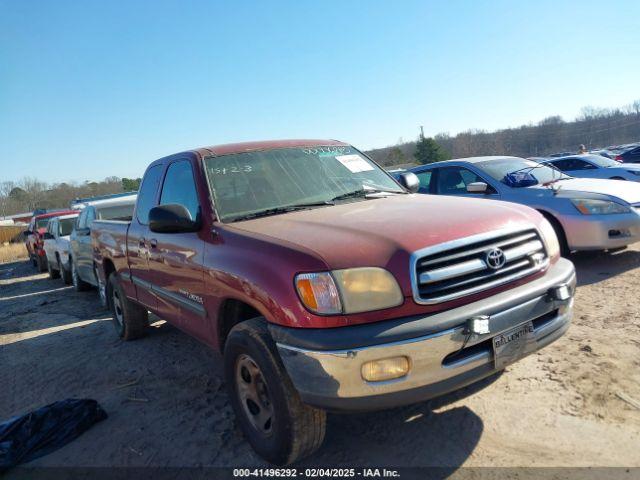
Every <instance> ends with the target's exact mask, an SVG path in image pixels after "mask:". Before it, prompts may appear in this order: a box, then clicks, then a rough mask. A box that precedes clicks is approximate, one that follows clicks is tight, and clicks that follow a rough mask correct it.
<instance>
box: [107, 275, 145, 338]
mask: <svg viewBox="0 0 640 480" xmlns="http://www.w3.org/2000/svg"><path fill="white" fill-rule="evenodd" d="M108 285H109V294H108V297H107V298H108V299H109V306H110V307H111V311H112V312H113V324H114V326H115V327H116V332H118V336H119V337H120V338H122V339H123V340H135V339H136V338H140V337H144V336H145V335H146V334H147V329H148V326H149V315H148V313H147V310H146V309H145V308H144V307H142V306H141V305H138V304H137V303H135V302H132V301H131V300H129V299H128V298H127V297H126V295H125V294H124V290H123V288H122V285H120V280H119V278H118V276H117V275H116V274H115V273H113V274H111V275H110V276H109V283H108Z"/></svg>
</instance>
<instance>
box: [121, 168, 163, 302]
mask: <svg viewBox="0 0 640 480" xmlns="http://www.w3.org/2000/svg"><path fill="white" fill-rule="evenodd" d="M163 171H164V165H162V164H157V165H153V166H151V167H149V168H148V169H147V171H146V173H145V174H144V178H143V179H142V185H140V191H139V192H138V199H137V202H136V208H135V212H134V214H133V218H132V219H131V224H130V225H129V231H128V232H127V258H128V261H129V271H130V272H131V281H132V282H133V284H134V285H135V287H136V298H137V300H138V302H139V303H141V304H142V305H144V306H145V307H147V308H148V309H149V310H152V311H154V312H155V311H156V307H157V302H156V296H155V294H154V293H153V281H152V275H151V271H150V270H149V254H150V249H151V244H150V242H149V233H150V232H149V210H151V209H152V208H153V207H155V206H156V205H157V199H158V192H159V187H160V181H161V179H162V173H163Z"/></svg>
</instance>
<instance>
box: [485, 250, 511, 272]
mask: <svg viewBox="0 0 640 480" xmlns="http://www.w3.org/2000/svg"><path fill="white" fill-rule="evenodd" d="M484 261H485V262H486V263H487V266H488V267H489V268H490V269H492V270H498V269H499V268H502V267H503V266H504V264H505V263H506V262H507V258H506V257H505V256H504V252H503V251H502V250H500V249H499V248H492V249H491V250H487V253H486V254H485V256H484Z"/></svg>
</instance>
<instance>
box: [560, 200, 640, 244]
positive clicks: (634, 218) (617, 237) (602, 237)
mask: <svg viewBox="0 0 640 480" xmlns="http://www.w3.org/2000/svg"><path fill="white" fill-rule="evenodd" d="M562 226H563V228H564V231H565V234H566V236H567V243H568V244H569V248H570V249H571V250H605V249H611V248H620V247H626V246H627V245H631V244H632V243H635V242H638V241H640V213H638V209H633V211H632V212H631V213H623V214H619V215H566V216H564V217H562ZM616 232H619V233H616Z"/></svg>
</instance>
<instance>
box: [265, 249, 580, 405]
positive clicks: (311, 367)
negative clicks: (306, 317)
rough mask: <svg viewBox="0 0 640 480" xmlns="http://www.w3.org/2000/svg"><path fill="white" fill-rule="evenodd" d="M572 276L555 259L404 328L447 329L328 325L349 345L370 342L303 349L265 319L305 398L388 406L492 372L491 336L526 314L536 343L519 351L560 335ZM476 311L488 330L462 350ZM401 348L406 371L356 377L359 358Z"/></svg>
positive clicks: (395, 324) (565, 326) (434, 393)
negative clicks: (531, 276)
mask: <svg viewBox="0 0 640 480" xmlns="http://www.w3.org/2000/svg"><path fill="white" fill-rule="evenodd" d="M575 283H576V279H575V271H574V268H573V264H572V263H571V262H569V261H568V260H565V259H560V260H559V261H558V262H557V263H556V264H554V265H553V266H551V267H550V269H549V270H548V271H547V272H546V274H545V276H543V277H541V278H539V279H536V280H534V281H532V282H529V283H528V284H525V285H522V286H519V287H516V288H513V289H511V290H508V291H505V292H502V293H500V294H498V295H495V296H493V297H490V298H486V299H483V300H480V301H478V302H474V303H472V304H469V305H465V306H462V307H459V308H456V309H452V310H449V311H447V312H442V313H439V314H435V315H431V316H429V317H424V318H420V319H411V320H410V322H411V324H412V326H411V328H418V329H419V328H422V326H425V328H427V330H433V328H432V327H433V326H434V325H448V328H444V329H442V330H439V331H430V332H429V333H427V334H424V335H419V336H414V337H412V338H400V339H397V340H394V341H389V342H386V343H377V342H379V341H380V340H381V339H385V338H389V339H391V338H393V337H394V336H395V337H398V335H400V337H402V336H403V333H402V332H403V331H404V332H405V333H404V335H406V331H407V329H406V328H403V327H406V325H405V324H403V323H401V322H400V323H398V322H397V321H393V322H392V323H393V325H390V326H389V329H388V330H384V329H381V326H380V325H376V324H372V325H375V327H376V330H375V333H373V330H371V328H372V326H371V325H365V326H354V327H342V328H339V329H330V330H333V331H334V332H335V331H340V332H344V334H343V335H341V334H340V333H338V336H337V337H335V338H337V339H339V340H337V341H338V342H339V343H340V342H344V341H345V340H344V339H345V338H348V337H352V339H353V342H355V343H356V344H358V343H362V342H363V341H364V342H365V343H366V342H367V340H368V341H369V345H366V344H365V345H360V346H356V347H353V348H339V349H324V348H318V346H316V348H307V347H308V343H307V345H306V346H305V345H304V344H305V342H304V341H302V342H301V341H292V339H293V338H298V339H300V338H301V337H300V335H301V334H302V333H301V332H299V331H297V332H293V335H291V334H290V333H291V332H283V327H277V326H271V327H270V330H271V332H272V336H273V337H274V339H275V340H276V344H277V346H278V351H279V353H280V356H281V358H282V361H283V362H284V365H285V368H286V370H287V372H288V373H289V376H290V377H291V380H292V381H293V384H294V385H295V387H296V389H297V390H298V392H299V393H300V395H301V397H302V399H303V400H304V401H305V402H307V403H309V404H312V405H316V406H318V407H322V408H328V409H335V410H372V409H381V408H389V407H394V406H398V405H403V404H410V403H415V402H419V401H422V400H426V399H428V398H432V397H436V396H438V395H442V394H444V393H447V392H449V391H452V390H456V389H458V388H461V387H463V386H465V385H468V384H470V383H473V382H475V381H477V380H480V379H481V378H484V377H486V376H488V375H491V374H492V373H494V372H496V371H497V370H496V368H495V367H494V358H493V357H494V356H493V342H492V338H493V337H494V336H496V335H498V334H500V333H502V332H505V331H506V330H509V329H511V328H513V327H516V326H518V325H521V324H523V323H525V322H528V321H532V322H533V326H534V331H535V343H534V344H533V345H532V346H531V348H530V350H529V351H527V352H526V354H529V353H532V352H534V351H536V350H538V349H540V348H542V347H544V346H546V345H548V344H549V343H551V342H553V341H554V340H556V339H557V338H559V337H560V336H562V334H563V333H564V332H565V331H566V330H567V329H568V327H569V324H570V321H571V315H572V311H573V293H574V291H575ZM562 286H567V287H569V292H570V297H569V298H566V299H564V300H559V299H558V298H557V297H559V295H557V294H556V293H555V292H556V289H557V288H558V287H562ZM478 315H488V316H489V317H490V333H488V334H484V335H475V334H474V335H472V336H471V338H470V339H469V341H468V342H467V344H466V346H465V348H464V349H462V350H461V348H462V346H463V343H464V340H465V337H466V334H465V333H463V330H464V325H465V323H466V321H467V320H468V319H469V318H472V317H474V316H478ZM389 322H391V321H389ZM380 323H387V322H380ZM289 330H291V329H289ZM298 330H300V329H298ZM319 333H322V332H319ZM331 333H332V332H327V335H331ZM368 336H370V338H366V337H368ZM358 337H360V338H358ZM363 337H364V338H363ZM327 338H329V337H327ZM312 343H313V342H312ZM315 343H317V342H315ZM457 352H458V353H457ZM400 355H402V356H406V357H409V359H410V364H411V369H410V371H409V373H408V374H407V375H406V376H404V377H402V378H399V379H395V380H389V381H384V382H367V381H365V380H363V378H362V376H361V367H362V364H363V363H365V362H368V361H371V360H380V359H384V358H389V357H395V356H400Z"/></svg>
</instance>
